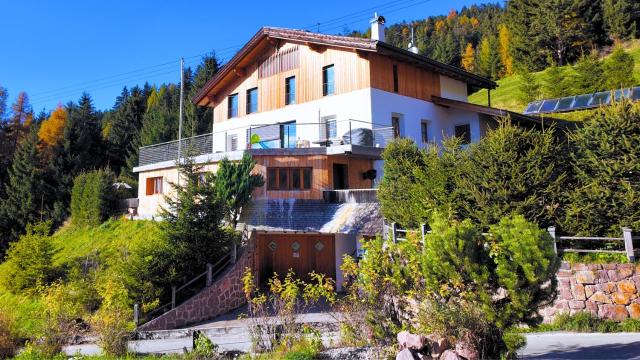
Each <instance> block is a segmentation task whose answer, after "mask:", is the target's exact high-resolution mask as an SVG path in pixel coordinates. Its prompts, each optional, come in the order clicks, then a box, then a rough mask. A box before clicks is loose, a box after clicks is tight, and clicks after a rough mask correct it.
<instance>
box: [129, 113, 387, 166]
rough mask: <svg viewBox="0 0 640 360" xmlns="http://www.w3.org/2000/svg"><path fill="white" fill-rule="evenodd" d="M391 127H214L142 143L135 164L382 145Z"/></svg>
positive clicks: (344, 123)
mask: <svg viewBox="0 0 640 360" xmlns="http://www.w3.org/2000/svg"><path fill="white" fill-rule="evenodd" d="M393 134H394V131H393V128H392V127H391V126H388V125H381V124H375V123H371V122H366V121H362V120H352V119H350V120H335V119H326V120H323V121H321V122H315V123H299V122H295V121H290V122H282V123H274V124H265V125H253V126H247V127H238V128H233V129H226V130H224V131H215V132H212V133H209V134H203V135H198V136H195V137H190V138H185V139H182V141H181V143H180V145H181V146H179V143H178V141H177V140H175V141H169V142H166V143H161V144H154V145H149V146H143V147H141V148H140V152H139V162H138V164H139V166H143V165H148V164H154V163H159V162H165V161H175V160H177V159H178V152H179V151H181V152H182V156H184V155H186V154H187V152H189V153H190V154H191V155H192V156H199V155H205V154H212V153H224V152H230V151H239V150H245V149H286V148H311V147H332V146H341V145H357V146H363V147H376V148H384V147H385V146H386V144H387V143H388V142H389V141H391V139H393Z"/></svg>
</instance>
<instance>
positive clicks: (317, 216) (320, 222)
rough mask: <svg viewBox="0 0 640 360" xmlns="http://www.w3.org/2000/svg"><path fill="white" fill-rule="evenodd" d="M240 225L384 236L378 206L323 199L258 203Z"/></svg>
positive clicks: (256, 202)
mask: <svg viewBox="0 0 640 360" xmlns="http://www.w3.org/2000/svg"><path fill="white" fill-rule="evenodd" d="M240 222H242V223H245V224H246V225H248V226H249V227H251V228H253V229H257V230H267V231H292V232H296V231H298V232H320V233H328V234H334V233H342V234H358V233H360V234H364V235H376V234H380V233H382V226H383V220H382V214H381V212H380V204H378V203H329V202H325V201H323V200H301V199H278V200H254V201H252V202H251V204H250V205H249V206H248V207H246V208H244V209H243V210H242V215H241V216H240Z"/></svg>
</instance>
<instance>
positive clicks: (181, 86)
mask: <svg viewBox="0 0 640 360" xmlns="http://www.w3.org/2000/svg"><path fill="white" fill-rule="evenodd" d="M183 98H184V58H180V117H179V120H178V164H180V162H181V161H180V160H181V159H182V107H183V105H182V103H183V101H184V100H183ZM178 181H180V180H178Z"/></svg>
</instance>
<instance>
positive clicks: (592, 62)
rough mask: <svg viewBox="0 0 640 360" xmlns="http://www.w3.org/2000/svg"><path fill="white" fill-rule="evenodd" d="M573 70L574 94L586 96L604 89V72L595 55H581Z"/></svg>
mask: <svg viewBox="0 0 640 360" xmlns="http://www.w3.org/2000/svg"><path fill="white" fill-rule="evenodd" d="M573 69H574V70H575V72H576V75H575V76H574V78H573V79H574V80H573V91H574V92H575V93H578V94H588V93H593V92H596V91H600V90H603V89H604V87H605V83H604V82H605V79H604V70H603V69H602V63H601V62H600V59H598V55H597V54H595V53H592V54H591V55H583V56H582V57H581V58H580V60H579V61H578V62H577V63H576V65H575V66H574V67H573Z"/></svg>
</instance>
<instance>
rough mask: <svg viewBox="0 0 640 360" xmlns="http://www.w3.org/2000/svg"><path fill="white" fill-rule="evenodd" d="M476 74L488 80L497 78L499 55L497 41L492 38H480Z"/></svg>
mask: <svg viewBox="0 0 640 360" xmlns="http://www.w3.org/2000/svg"><path fill="white" fill-rule="evenodd" d="M477 66H478V73H479V74H480V75H482V76H485V77H488V78H490V79H496V78H498V74H499V73H500V72H501V71H500V55H499V54H498V43H497V39H496V38H495V37H493V36H485V37H484V38H482V42H481V43H480V46H478V57H477Z"/></svg>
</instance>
